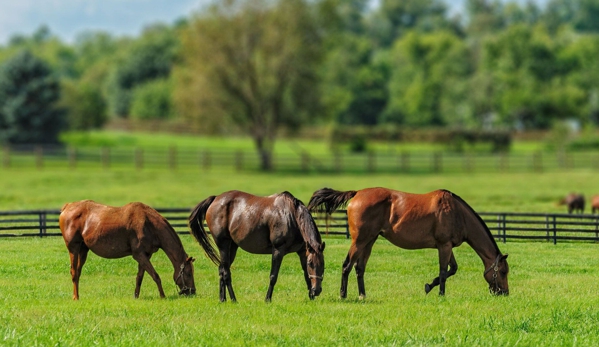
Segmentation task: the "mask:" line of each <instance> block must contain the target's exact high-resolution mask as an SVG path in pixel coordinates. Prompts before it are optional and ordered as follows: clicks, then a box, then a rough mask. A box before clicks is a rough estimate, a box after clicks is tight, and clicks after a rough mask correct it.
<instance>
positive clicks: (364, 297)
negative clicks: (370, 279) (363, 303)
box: [358, 294, 366, 300]
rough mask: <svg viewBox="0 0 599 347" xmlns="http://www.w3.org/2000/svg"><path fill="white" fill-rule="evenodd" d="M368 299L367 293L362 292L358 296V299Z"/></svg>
mask: <svg viewBox="0 0 599 347" xmlns="http://www.w3.org/2000/svg"><path fill="white" fill-rule="evenodd" d="M364 299H366V294H360V296H358V300H364Z"/></svg>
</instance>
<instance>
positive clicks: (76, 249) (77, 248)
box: [67, 241, 89, 300]
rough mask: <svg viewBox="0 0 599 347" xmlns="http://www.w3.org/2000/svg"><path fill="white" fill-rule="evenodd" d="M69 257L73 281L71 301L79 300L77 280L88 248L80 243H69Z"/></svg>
mask: <svg viewBox="0 0 599 347" xmlns="http://www.w3.org/2000/svg"><path fill="white" fill-rule="evenodd" d="M67 248H68V249H69V256H70V258H71V280H72V281H73V300H79V278H80V277H81V269H82V268H83V265H84V264H85V261H86V260H87V252H88V251H89V248H87V246H86V245H85V244H84V243H83V241H81V242H80V243H76V244H74V243H70V244H69V245H68V246H67Z"/></svg>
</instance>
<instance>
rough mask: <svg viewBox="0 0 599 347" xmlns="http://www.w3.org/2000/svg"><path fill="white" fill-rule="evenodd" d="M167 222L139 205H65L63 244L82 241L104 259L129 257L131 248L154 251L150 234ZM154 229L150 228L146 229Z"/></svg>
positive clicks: (154, 246)
mask: <svg viewBox="0 0 599 347" xmlns="http://www.w3.org/2000/svg"><path fill="white" fill-rule="evenodd" d="M165 223H166V221H165V220H164V218H162V216H161V215H160V214H158V212H156V210H154V209H153V208H151V207H149V206H148V205H145V204H143V203H140V202H134V203H129V204H126V205H124V206H122V207H113V206H107V205H102V204H98V203H95V202H93V201H91V200H86V201H80V202H75V203H70V204H67V205H65V207H64V208H63V211H62V213H61V215H60V226H61V231H62V233H63V237H64V238H65V241H66V242H67V243H68V242H69V240H73V239H75V240H79V239H81V240H82V241H83V242H84V243H85V245H86V246H87V247H88V248H90V249H91V250H92V251H93V252H94V253H96V254H98V255H99V256H102V257H105V258H120V257H124V256H127V255H130V254H131V252H132V249H133V248H135V249H137V248H139V247H142V246H143V247H146V248H147V250H146V251H147V252H152V253H153V252H155V251H156V250H157V246H158V244H157V243H156V242H158V241H157V235H153V234H152V233H153V231H154V230H156V229H158V228H163V227H164V224H165ZM147 226H153V227H147Z"/></svg>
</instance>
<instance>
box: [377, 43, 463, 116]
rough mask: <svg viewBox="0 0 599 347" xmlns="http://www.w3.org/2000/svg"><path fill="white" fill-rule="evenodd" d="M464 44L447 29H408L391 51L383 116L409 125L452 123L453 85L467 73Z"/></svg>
mask: <svg viewBox="0 0 599 347" xmlns="http://www.w3.org/2000/svg"><path fill="white" fill-rule="evenodd" d="M464 57H468V53H467V50H466V47H465V44H464V43H463V42H462V41H461V40H460V39H459V38H458V37H457V36H455V35H453V34H451V33H447V32H437V33H431V34H418V33H415V32H411V33H409V34H407V35H406V36H405V37H404V38H402V39H401V40H400V41H398V42H397V43H396V44H395V46H394V48H393V51H392V53H391V57H390V61H391V67H392V71H393V73H392V75H391V80H390V83H389V93H390V96H391V99H390V101H389V104H388V106H387V109H386V110H385V114H384V118H383V120H384V121H385V122H391V123H396V124H405V125H410V126H417V127H422V126H443V125H446V124H448V123H452V120H451V119H450V118H449V116H450V115H452V114H455V113H456V110H452V109H451V107H452V106H455V105H457V104H458V103H457V101H456V100H454V98H453V97H452V96H453V94H452V93H451V91H452V89H454V88H455V85H456V84H457V81H459V80H460V79H463V78H465V77H467V75H468V74H469V72H470V71H469V70H468V60H467V59H464Z"/></svg>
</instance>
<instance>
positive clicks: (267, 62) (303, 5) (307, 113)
mask: <svg viewBox="0 0 599 347" xmlns="http://www.w3.org/2000/svg"><path fill="white" fill-rule="evenodd" d="M316 23H317V21H316V20H314V12H313V11H312V7H311V5H310V3H309V2H307V1H304V0H279V1H275V2H273V1H267V0H248V1H237V0H230V1H224V2H222V3H218V4H215V5H213V6H212V7H211V8H210V10H209V11H208V12H207V13H205V14H204V15H200V16H199V17H197V18H195V19H194V20H193V23H191V24H190V28H189V30H188V31H187V33H186V35H185V36H184V39H183V49H182V52H183V58H184V62H185V66H184V67H183V68H182V69H181V70H180V71H179V83H178V91H177V94H178V96H177V100H178V102H181V104H182V105H187V107H181V108H179V111H180V113H181V114H183V115H184V116H187V117H188V118H189V119H196V120H198V119H218V120H222V119H223V118H224V119H230V120H232V121H233V122H234V123H235V124H236V125H237V126H238V127H239V128H240V129H242V130H243V131H245V132H247V133H249V134H250V135H251V136H252V138H253V140H254V143H255V146H256V149H257V151H258V153H259V156H260V160H261V168H262V169H263V170H270V169H271V168H272V151H273V148H274V143H275V139H276V136H277V131H278V130H279V128H281V127H283V126H288V127H290V128H291V129H294V128H295V129H297V128H298V127H299V126H300V125H301V124H302V123H303V122H304V120H305V119H307V118H309V117H314V116H315V115H316V114H317V112H315V110H316V109H317V108H318V106H319V92H318V78H317V74H316V71H317V70H316V69H317V67H318V66H319V64H320V61H321V37H320V32H319V30H318V26H317V24H316ZM189 105H195V106H196V107H189Z"/></svg>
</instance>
